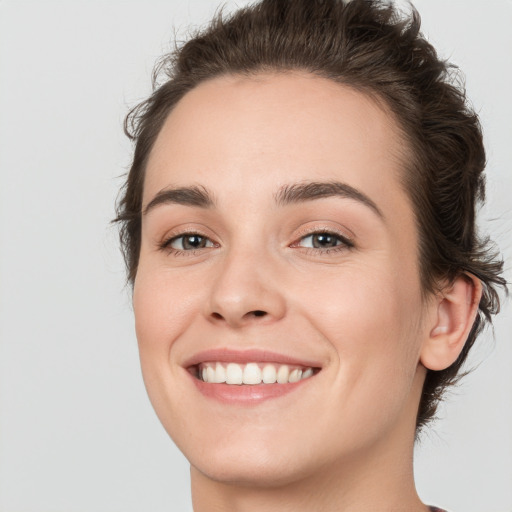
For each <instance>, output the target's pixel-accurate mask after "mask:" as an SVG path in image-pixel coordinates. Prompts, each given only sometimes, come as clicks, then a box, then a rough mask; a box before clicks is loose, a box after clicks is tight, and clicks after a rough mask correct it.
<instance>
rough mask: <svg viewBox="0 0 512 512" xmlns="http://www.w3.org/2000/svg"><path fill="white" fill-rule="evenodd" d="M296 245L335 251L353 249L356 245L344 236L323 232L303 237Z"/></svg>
mask: <svg viewBox="0 0 512 512" xmlns="http://www.w3.org/2000/svg"><path fill="white" fill-rule="evenodd" d="M295 245H296V247H306V248H309V249H334V248H336V247H340V246H343V247H353V245H354V244H353V243H352V242H351V241H350V240H349V239H348V238H345V237H344V236H342V235H339V234H337V233H330V232H328V231H322V232H318V233H311V234H310V235H307V236H304V237H302V238H301V239H300V240H299V241H298V242H297V243H296V244H295ZM340 248H341V247H340Z"/></svg>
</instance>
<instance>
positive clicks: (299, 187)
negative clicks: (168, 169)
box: [142, 181, 384, 219]
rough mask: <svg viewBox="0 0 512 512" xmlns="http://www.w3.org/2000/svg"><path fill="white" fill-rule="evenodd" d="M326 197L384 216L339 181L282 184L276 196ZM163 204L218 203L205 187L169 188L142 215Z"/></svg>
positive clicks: (283, 199) (280, 200)
mask: <svg viewBox="0 0 512 512" xmlns="http://www.w3.org/2000/svg"><path fill="white" fill-rule="evenodd" d="M327 197H342V198H346V199H354V200H356V201H358V202H360V203H362V204H363V205H365V206H367V207H369V208H370V209H371V210H373V211H374V213H376V214H377V215H378V216H379V217H380V218H382V219H383V218H384V215H383V214H382V212H381V210H380V209H379V207H378V206H377V205H376V204H375V202H374V201H372V200H371V199H370V198H369V197H368V196H367V195H366V194H363V192H361V191H359V190H357V189H356V188H354V187H352V186H350V185H347V184H346V183H341V182H339V181H326V182H324V181H314V182H306V183H293V184H290V185H283V186H282V187H281V188H280V189H279V191H278V192H277V193H276V194H275V195H274V199H275V201H276V203H277V204H278V205H279V206H286V205H289V204H296V203H302V202H305V201H314V200H315V199H323V198H327ZM162 204H182V205H185V206H195V207H199V208H211V207H213V206H215V200H214V198H213V194H212V193H211V192H209V191H208V189H207V188H205V187H202V186H190V187H179V188H166V189H163V190H161V191H160V192H158V193H157V194H156V195H155V197H153V199H152V200H151V201H150V202H149V203H148V205H147V206H146V207H145V208H144V210H143V212H142V214H143V215H146V214H147V213H148V212H149V211H150V210H152V209H153V208H155V207H156V206H158V205H162Z"/></svg>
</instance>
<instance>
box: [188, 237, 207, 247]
mask: <svg viewBox="0 0 512 512" xmlns="http://www.w3.org/2000/svg"><path fill="white" fill-rule="evenodd" d="M205 244H206V240H205V239H204V238H203V237H202V236H199V235H189V236H186V237H185V238H184V239H183V248H184V249H197V248H198V247H204V246H205Z"/></svg>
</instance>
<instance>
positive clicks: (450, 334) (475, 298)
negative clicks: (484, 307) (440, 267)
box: [420, 274, 482, 370]
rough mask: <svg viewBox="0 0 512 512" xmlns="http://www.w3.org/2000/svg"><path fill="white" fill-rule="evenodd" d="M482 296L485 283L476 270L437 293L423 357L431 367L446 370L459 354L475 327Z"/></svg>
mask: <svg viewBox="0 0 512 512" xmlns="http://www.w3.org/2000/svg"><path fill="white" fill-rule="evenodd" d="M481 297H482V283H481V282H480V279H478V278H477V277H475V276H473V275H472V274H462V275H460V276H459V277H457V278H456V279H455V281H454V282H453V283H451V284H450V285H449V286H447V287H446V288H445V289H444V290H442V291H441V292H440V294H439V295H438V296H437V298H436V300H435V304H434V306H433V307H434V308H435V311H434V312H433V315H432V318H433V320H432V323H431V325H430V329H431V330H430V333H429V335H428V337H427V339H426V340H425V341H424V343H423V346H422V349H421V353H420V361H421V363H422V364H423V366H425V367H426V368H428V369H429V370H444V369H445V368H448V367H449V366H450V365H452V364H453V363H454V362H455V361H456V360H457V357H459V354H460V353H461V351H462V349H463V348H464V344H465V343H466V340H467V338H468V335H469V332H470V331H471V328H472V327H473V323H474V321H475V318H476V315H477V313H478V305H479V303H480V298H481Z"/></svg>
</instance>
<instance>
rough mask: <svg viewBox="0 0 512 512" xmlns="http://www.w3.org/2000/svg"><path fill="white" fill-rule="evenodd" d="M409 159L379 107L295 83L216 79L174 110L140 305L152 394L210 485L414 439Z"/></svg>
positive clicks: (151, 197) (159, 158) (145, 239)
mask: <svg viewBox="0 0 512 512" xmlns="http://www.w3.org/2000/svg"><path fill="white" fill-rule="evenodd" d="M405 153H406V148H405V144H404V143H403V141H402V139H401V137H400V135H399V132H398V129H397V126H396V124H395V122H394V121H393V119H392V118H391V117H390V115H389V113H387V112H386V110H385V109H384V108H382V107H379V106H378V105H377V103H376V102H374V101H373V100H371V99H369V97H368V96H366V95H364V94H362V93H360V92H356V91H354V90H353V89H351V88H348V87H345V86H342V85H339V84H336V83H334V82H331V81H329V80H326V79H322V78H318V77H313V76H311V75H308V74H305V73H286V74H285V73H283V74H275V75H270V74H269V75H263V74H262V75H260V76H257V77H252V78H240V77H223V78H217V79H214V80H211V81H209V82H206V83H203V84H202V85H200V86H198V87H197V88H196V89H194V90H192V91H191V92H189V93H188V94H187V95H186V96H185V97H184V98H183V99H182V100H181V101H180V102H179V104H178V105H177V106H176V108H175V109H174V110H173V112H172V113H171V114H170V116H169V118H168V119H167V121H166V123H165V125H164V127H163V129H162V131H161V133H160V134H159V136H158V139H157V141H156V143H155V146H154V148H153V150H152V153H151V156H150V159H149V163H148V167H147V175H146V178H145V185H144V201H143V203H144V206H143V212H144V213H143V221H142V246H141V252H140V263H139V268H138V273H137V277H136V280H135V289H134V297H133V302H134V309H135V318H136V329H137V337H138V341H139V347H140V358H141V363H142V370H143V375H144V379H145V384H146V386H147V390H148V393H149V396H150V399H151V401H152V404H153V406H154V408H155V410H156V412H157V414H158V416H159V418H160V420H161V421H162V423H163V425H164V427H165V428H166V430H167V431H168V433H169V434H170V436H171V437H172V438H173V439H174V441H175V442H176V444H177V445H178V447H179V448H180V449H181V450H182V451H183V452H184V454H185V455H186V457H187V458H188V459H189V460H190V462H191V464H192V466H193V467H195V468H196V469H198V470H199V471H200V472H201V473H203V474H205V475H207V476H209V477H212V478H214V479H216V480H222V481H237V482H260V483H265V482H266V483H267V484H270V483H272V484H278V483H280V482H281V483H283V482H290V481H293V480H294V479H295V480H296V479H298V478H302V477H304V476H307V475H308V474H313V473H316V474H320V473H321V472H322V471H327V470H329V471H332V469H333V468H342V467H343V466H344V464H345V463H346V462H347V461H349V460H350V461H351V464H353V463H354V461H357V460H362V459H363V458H364V457H369V456H372V457H373V456H374V455H375V454H377V453H378V454H380V455H379V456H382V457H384V456H385V454H386V453H387V451H389V450H390V447H392V449H393V450H394V453H396V451H397V449H398V447H399V446H400V445H401V443H403V442H404V440H405V441H406V442H407V443H408V442H409V441H410V442H412V438H413V435H414V420H415V417H416V411H417V406H418V401H419V396H420V391H421V385H422V382H423V378H424V370H423V367H421V366H420V365H419V364H418V360H419V352H420V347H421V344H422V342H423V340H424V339H425V337H426V336H427V334H428V333H427V328H426V326H425V324H426V322H425V321H423V319H422V316H425V315H426V313H427V311H426V306H425V305H424V304H423V302H422V294H421V288H420V279H419V269H418V254H417V234H416V228H415V221H414V216H413V211H412V208H411V205H410V203H409V201H408V197H407V195H406V193H405V192H404V190H403V189H402V187H401V186H400V183H399V181H400V173H401V164H400V157H401V155H402V156H403V155H404V154H405ZM427 316H428V315H427ZM203 374H204V378H205V379H206V380H208V382H204V381H203V380H202V379H203ZM226 378H227V379H228V382H229V383H225V382H224V383H221V382H217V381H222V380H223V379H226ZM261 379H264V380H265V381H267V382H266V383H259V384H258V382H259V381H261ZM276 379H277V380H278V382H274V381H275V380H276ZM240 380H242V381H245V382H248V383H242V384H240ZM285 381H286V382H287V383H284V382H285ZM290 381H291V382H290ZM272 382H274V383H272ZM372 454H373V455H372Z"/></svg>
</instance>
